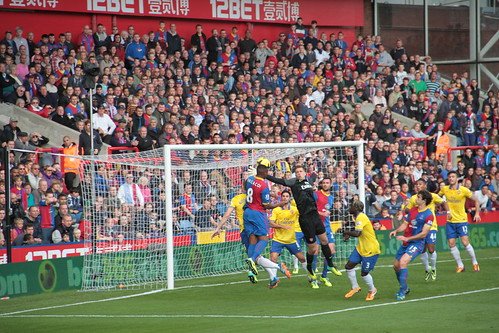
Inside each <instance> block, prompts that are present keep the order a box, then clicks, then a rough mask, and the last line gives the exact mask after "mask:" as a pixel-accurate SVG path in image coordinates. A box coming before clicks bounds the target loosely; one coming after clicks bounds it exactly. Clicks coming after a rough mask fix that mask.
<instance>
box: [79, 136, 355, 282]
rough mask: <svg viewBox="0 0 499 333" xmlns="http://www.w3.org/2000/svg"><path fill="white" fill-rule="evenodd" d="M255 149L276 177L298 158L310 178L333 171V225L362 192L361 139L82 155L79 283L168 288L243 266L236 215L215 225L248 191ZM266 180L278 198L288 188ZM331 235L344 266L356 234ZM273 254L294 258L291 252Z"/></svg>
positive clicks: (316, 179)
mask: <svg viewBox="0 0 499 333" xmlns="http://www.w3.org/2000/svg"><path fill="white" fill-rule="evenodd" d="M259 157H265V158H267V159H269V160H270V161H271V163H272V166H271V169H270V172H271V173H273V174H274V175H275V176H277V177H283V178H286V177H293V173H292V171H293V168H294V167H295V166H296V165H303V166H305V168H306V171H307V177H308V179H309V181H310V182H311V183H312V184H313V185H314V186H315V187H318V184H319V182H320V180H321V179H323V178H324V177H329V178H331V180H332V189H331V193H332V195H333V198H334V200H333V202H334V204H333V207H327V208H328V209H330V212H331V216H330V221H331V222H330V223H331V227H332V230H333V231H337V230H338V229H340V228H341V227H342V226H343V225H344V223H345V222H346V221H348V220H349V219H350V217H349V216H348V208H349V205H350V202H351V201H352V199H353V198H356V197H360V198H361V200H362V201H363V197H364V190H363V189H364V172H363V168H364V165H363V163H360V164H359V163H358V161H359V160H361V161H362V160H363V146H362V143H361V142H335V143H307V144H286V145H282V144H281V145H267V144H264V145H237V146H236V145H206V146H199V145H196V146H185V145H184V146H167V147H165V148H164V149H158V150H154V151H148V152H141V153H128V154H119V155H107V156H104V157H98V156H96V157H95V158H94V159H90V158H87V159H86V160H85V163H82V164H81V165H82V173H83V177H81V178H82V181H81V184H82V193H83V199H84V202H85V210H84V214H83V217H82V222H85V221H89V222H90V223H89V225H91V228H90V229H91V230H89V231H88V235H87V240H86V242H85V245H86V247H87V252H88V253H89V254H88V255H86V256H85V258H84V268H83V285H82V289H83V290H101V289H116V288H119V289H123V288H126V289H133V288H143V287H147V286H150V287H152V288H165V287H168V288H173V286H174V281H175V280H181V279H193V278H199V277H207V276H217V275H224V274H230V273H234V274H236V273H240V272H241V271H243V270H244V269H245V265H244V259H245V258H246V257H247V254H246V253H245V248H244V246H243V245H242V244H241V241H240V231H241V230H240V223H239V221H238V218H237V216H235V214H234V213H232V214H231V216H229V218H228V220H227V223H226V224H225V226H224V228H223V229H222V231H221V232H220V234H219V235H218V236H215V237H212V235H213V232H214V231H215V229H216V226H217V225H218V224H219V223H220V221H221V219H222V217H223V216H224V214H226V212H227V210H228V209H229V207H230V204H231V200H232V198H234V197H235V196H236V195H238V194H241V193H243V192H244V190H243V183H244V180H245V179H246V178H247V176H248V166H252V165H253V166H254V165H255V163H256V160H257V159H258V158H259ZM269 187H270V189H271V200H273V201H279V200H280V193H281V191H282V190H283V189H284V188H283V187H282V186H279V185H276V184H272V183H270V182H269ZM270 213H271V212H270V211H269V216H270ZM271 234H272V230H271ZM335 239H336V252H337V253H336V257H335V262H336V264H337V265H338V266H339V267H340V268H341V267H343V266H344V264H345V262H346V259H347V258H348V256H349V255H350V253H351V251H352V249H353V246H354V245H355V241H348V242H344V241H343V240H342V238H341V235H340V234H339V233H336V234H335ZM301 247H302V250H305V244H301ZM269 248H270V246H269ZM268 255H269V249H267V250H266V252H265V253H264V256H266V257H268ZM279 260H280V261H283V262H285V263H286V264H287V265H288V267H290V268H292V267H293V258H292V257H291V256H290V255H289V254H288V253H284V252H283V255H281V257H280V258H279ZM321 267H322V259H320V258H319V260H318V268H319V269H320V268H321ZM300 269H301V266H300ZM304 273H305V272H304V271H301V274H304Z"/></svg>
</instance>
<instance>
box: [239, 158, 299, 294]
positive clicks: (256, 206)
mask: <svg viewBox="0 0 499 333" xmlns="http://www.w3.org/2000/svg"><path fill="white" fill-rule="evenodd" d="M269 167H270V161H269V160H267V159H258V160H257V168H256V175H255V176H253V175H251V176H249V177H248V179H247V180H246V183H245V190H246V205H245V209H244V213H243V221H244V227H245V229H246V234H247V235H248V236H249V245H248V258H247V259H246V260H245V262H246V264H247V265H248V269H249V270H250V271H251V272H252V273H253V274H255V275H258V269H257V267H256V263H258V264H259V265H261V266H262V267H264V268H265V269H266V270H267V272H268V273H269V275H270V284H269V287H270V288H274V287H276V286H277V284H278V283H279V278H278V277H277V270H278V269H279V270H280V271H281V272H282V273H284V274H285V275H286V276H287V277H288V278H289V277H290V276H291V275H290V273H289V271H288V269H287V267H286V265H285V264H284V263H281V264H280V265H278V264H276V263H273V262H272V261H270V260H269V259H267V258H264V257H263V256H261V254H262V252H263V251H264V250H265V248H266V247H267V244H268V242H269V219H268V216H267V209H274V208H276V207H279V206H281V205H282V203H276V204H271V203H270V190H269V187H268V184H267V183H266V182H265V177H267V175H268V173H269Z"/></svg>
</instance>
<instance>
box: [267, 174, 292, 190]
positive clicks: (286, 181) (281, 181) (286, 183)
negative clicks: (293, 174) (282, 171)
mask: <svg viewBox="0 0 499 333" xmlns="http://www.w3.org/2000/svg"><path fill="white" fill-rule="evenodd" d="M266 178H267V179H268V180H270V181H271V182H272V183H275V184H279V185H284V186H287V187H291V186H293V185H294V184H295V183H296V178H291V179H284V178H277V177H274V176H271V175H267V177H266Z"/></svg>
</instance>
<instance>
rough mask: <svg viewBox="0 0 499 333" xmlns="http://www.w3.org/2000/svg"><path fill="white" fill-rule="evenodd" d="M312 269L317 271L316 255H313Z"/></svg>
mask: <svg viewBox="0 0 499 333" xmlns="http://www.w3.org/2000/svg"><path fill="white" fill-rule="evenodd" d="M312 269H313V270H314V272H315V270H316V269H317V254H314V259H313V260H312Z"/></svg>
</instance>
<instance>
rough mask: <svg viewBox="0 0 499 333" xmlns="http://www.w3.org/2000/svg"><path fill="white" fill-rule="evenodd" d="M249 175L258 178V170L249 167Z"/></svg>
mask: <svg viewBox="0 0 499 333" xmlns="http://www.w3.org/2000/svg"><path fill="white" fill-rule="evenodd" d="M248 173H249V175H250V176H256V169H255V168H254V167H253V166H249V167H248Z"/></svg>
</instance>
